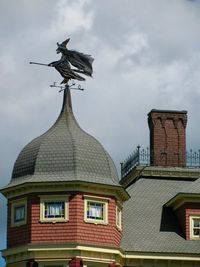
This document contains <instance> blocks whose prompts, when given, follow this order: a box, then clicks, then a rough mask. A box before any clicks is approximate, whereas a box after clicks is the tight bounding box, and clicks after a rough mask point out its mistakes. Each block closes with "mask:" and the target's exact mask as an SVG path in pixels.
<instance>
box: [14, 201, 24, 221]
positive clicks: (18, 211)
mask: <svg viewBox="0 0 200 267" xmlns="http://www.w3.org/2000/svg"><path fill="white" fill-rule="evenodd" d="M24 220H25V205H22V206H19V207H18V206H16V207H14V223H17V222H21V221H24Z"/></svg>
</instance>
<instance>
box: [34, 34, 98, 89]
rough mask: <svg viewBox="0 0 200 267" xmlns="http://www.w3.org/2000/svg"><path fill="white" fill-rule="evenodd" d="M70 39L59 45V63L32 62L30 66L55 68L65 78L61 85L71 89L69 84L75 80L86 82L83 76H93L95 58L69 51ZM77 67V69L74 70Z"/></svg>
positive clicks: (57, 50)
mask: <svg viewBox="0 0 200 267" xmlns="http://www.w3.org/2000/svg"><path fill="white" fill-rule="evenodd" d="M69 40H70V38H68V39H66V40H65V41H63V42H62V43H61V44H59V43H57V46H58V47H57V49H56V52H57V54H58V53H61V58H60V59H59V60H57V61H53V62H51V63H49V64H43V63H37V62H30V64H37V65H44V66H48V67H54V68H55V69H56V70H57V71H58V72H59V73H60V75H61V76H62V77H63V81H62V82H61V84H64V86H65V88H69V85H68V82H69V81H70V80H71V79H73V80H78V81H85V78H84V77H82V74H83V75H86V76H90V77H91V76H92V73H93V69H92V63H93V61H94V59H93V57H91V56H90V55H87V54H83V53H81V52H78V51H75V50H69V49H68V48H67V44H68V42H69ZM72 66H73V67H75V68H72Z"/></svg>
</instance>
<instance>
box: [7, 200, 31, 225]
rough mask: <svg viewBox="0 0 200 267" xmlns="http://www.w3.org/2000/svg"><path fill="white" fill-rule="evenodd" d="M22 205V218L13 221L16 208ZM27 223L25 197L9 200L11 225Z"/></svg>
mask: <svg viewBox="0 0 200 267" xmlns="http://www.w3.org/2000/svg"><path fill="white" fill-rule="evenodd" d="M20 207H24V218H23V220H20V221H15V210H16V208H20ZM26 223H27V198H23V199H18V200H13V201H11V227H17V226H21V225H25V224H26Z"/></svg>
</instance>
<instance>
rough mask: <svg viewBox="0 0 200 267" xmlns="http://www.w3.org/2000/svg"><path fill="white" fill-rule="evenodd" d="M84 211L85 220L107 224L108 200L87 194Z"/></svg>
mask: <svg viewBox="0 0 200 267" xmlns="http://www.w3.org/2000/svg"><path fill="white" fill-rule="evenodd" d="M84 213H85V216H84V218H85V221H86V222H91V223H101V224H107V223H108V215H107V214H108V200H107V199H102V198H95V197H90V196H87V197H86V199H85V212H84Z"/></svg>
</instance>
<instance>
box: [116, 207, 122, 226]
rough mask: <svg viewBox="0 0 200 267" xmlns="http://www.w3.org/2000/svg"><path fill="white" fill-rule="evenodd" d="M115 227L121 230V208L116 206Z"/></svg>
mask: <svg viewBox="0 0 200 267" xmlns="http://www.w3.org/2000/svg"><path fill="white" fill-rule="evenodd" d="M118 211H119V224H118V223H117V216H118ZM116 226H117V228H118V229H119V230H122V208H121V207H120V206H118V205H116Z"/></svg>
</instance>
